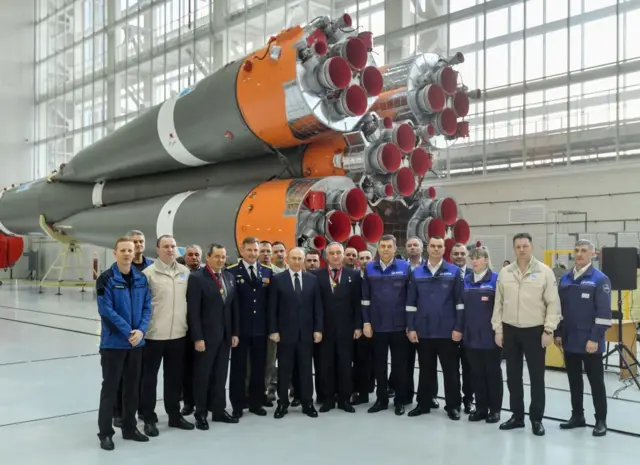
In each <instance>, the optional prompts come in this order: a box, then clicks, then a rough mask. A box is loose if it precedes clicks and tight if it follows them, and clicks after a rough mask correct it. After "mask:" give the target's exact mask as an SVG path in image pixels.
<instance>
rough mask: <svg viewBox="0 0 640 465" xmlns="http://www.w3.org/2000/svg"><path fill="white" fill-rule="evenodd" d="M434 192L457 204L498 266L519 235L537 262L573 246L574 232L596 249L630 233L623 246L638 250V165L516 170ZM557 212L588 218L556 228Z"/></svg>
mask: <svg viewBox="0 0 640 465" xmlns="http://www.w3.org/2000/svg"><path fill="white" fill-rule="evenodd" d="M470 181H471V182H470ZM435 187H436V189H437V192H438V197H440V196H441V195H449V196H452V197H453V198H454V199H455V200H456V201H457V202H458V204H459V211H460V214H461V216H462V217H463V218H464V219H465V220H466V221H468V222H469V224H470V225H471V237H472V239H473V240H478V239H480V240H482V241H483V242H485V244H486V245H487V246H489V248H490V250H491V253H492V256H493V262H494V266H496V265H499V264H501V263H502V260H504V259H505V258H506V259H509V260H512V259H513V251H512V247H511V238H512V236H513V235H514V234H515V233H518V232H528V233H530V234H531V235H532V236H533V238H534V245H535V246H536V252H537V256H538V257H539V258H542V256H543V250H544V249H556V248H560V249H564V248H567V246H568V247H573V245H574V241H575V238H574V237H570V236H569V237H567V236H566V234H570V233H578V234H584V233H587V234H592V235H591V236H590V237H589V239H591V240H595V241H596V242H597V244H596V245H598V246H603V245H610V246H612V245H615V240H616V239H615V236H614V235H611V234H609V233H621V232H625V231H627V232H631V233H630V234H628V235H626V236H625V235H621V236H620V239H621V241H622V240H626V241H627V243H622V242H621V243H619V245H621V246H622V245H626V246H636V247H637V246H638V245H640V244H638V242H639V241H638V231H640V166H639V165H637V164H626V163H620V164H617V165H616V164H612V163H606V164H600V165H598V164H594V165H593V166H591V165H583V166H579V167H578V166H576V167H569V168H564V167H557V168H554V169H549V170H545V171H543V170H535V172H533V173H526V174H523V173H522V172H521V171H515V172H513V173H511V174H508V175H499V176H487V177H486V178H484V179H483V178H478V179H474V180H468V179H467V180H464V181H459V180H452V181H449V182H447V181H443V182H440V183H439V184H438V185H436V186H435ZM514 208H520V210H515V211H514V210H513V209H514ZM558 211H572V212H581V213H586V219H587V221H586V223H585V216H584V215H580V214H576V215H568V216H564V217H561V218H560V220H561V221H562V223H560V224H556V222H557V214H556V212H558ZM516 214H520V216H519V217H518V218H516ZM536 216H538V217H537V218H536ZM556 234H557V236H556ZM496 262H498V263H496Z"/></svg>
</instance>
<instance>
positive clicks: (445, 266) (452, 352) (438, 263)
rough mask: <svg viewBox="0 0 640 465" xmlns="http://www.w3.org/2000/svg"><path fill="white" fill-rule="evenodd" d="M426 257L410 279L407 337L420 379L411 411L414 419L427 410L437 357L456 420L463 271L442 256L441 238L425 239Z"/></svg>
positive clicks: (450, 410) (449, 410) (449, 407)
mask: <svg viewBox="0 0 640 465" xmlns="http://www.w3.org/2000/svg"><path fill="white" fill-rule="evenodd" d="M427 253H428V254H429V259H428V260H427V261H426V263H424V264H423V265H421V266H418V267H416V268H415V269H414V270H413V273H412V275H411V280H410V281H409V291H408V296H407V307H406V309H407V327H408V336H409V340H410V341H411V342H413V343H414V344H417V345H418V361H419V363H420V367H421V369H420V379H419V384H418V406H417V407H416V408H414V409H413V410H412V411H411V412H409V416H411V417H417V416H419V415H422V414H424V413H429V412H430V411H431V405H430V403H429V402H428V400H429V399H430V398H431V395H430V394H431V393H432V392H433V383H434V382H435V380H436V377H437V376H438V373H437V365H438V361H437V358H439V359H440V365H441V366H442V374H443V377H444V392H445V402H446V407H445V410H446V412H447V415H448V416H449V418H451V419H452V420H459V419H460V403H461V402H462V399H461V396H460V375H459V372H458V349H459V347H458V343H459V342H460V341H461V340H462V330H463V327H464V302H463V295H464V281H463V279H464V277H463V275H462V270H460V268H458V267H457V266H455V265H453V264H450V263H447V262H445V261H444V260H443V258H442V257H443V256H444V239H443V238H442V237H439V236H433V237H431V238H429V242H428V244H427Z"/></svg>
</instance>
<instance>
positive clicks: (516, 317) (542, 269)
mask: <svg viewBox="0 0 640 465" xmlns="http://www.w3.org/2000/svg"><path fill="white" fill-rule="evenodd" d="M559 322H560V296H559V295H558V284H557V282H556V277H555V274H554V273H553V271H552V270H551V268H549V267H548V266H547V265H545V264H544V263H542V262H540V261H539V260H537V259H536V258H532V259H531V262H530V263H529V267H528V268H527V270H526V271H525V273H524V275H523V274H522V272H521V271H520V269H519V268H518V263H517V262H514V263H512V264H511V265H509V266H506V267H504V268H502V270H500V273H499V274H498V284H497V286H496V300H495V305H494V307H493V317H492V318H491V324H492V325H493V330H494V331H495V332H496V333H501V332H502V324H503V323H506V324H508V325H511V326H516V327H518V328H530V327H532V326H543V325H544V329H545V330H547V331H554V330H555V329H556V328H557V327H558V323H559Z"/></svg>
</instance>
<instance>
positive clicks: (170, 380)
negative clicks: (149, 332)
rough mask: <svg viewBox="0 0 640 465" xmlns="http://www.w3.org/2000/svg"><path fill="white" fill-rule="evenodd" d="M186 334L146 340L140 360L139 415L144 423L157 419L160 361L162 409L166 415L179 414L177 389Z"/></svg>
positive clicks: (180, 377)
mask: <svg viewBox="0 0 640 465" xmlns="http://www.w3.org/2000/svg"><path fill="white" fill-rule="evenodd" d="M185 343H186V338H184V337H182V338H180V339H167V340H151V339H147V340H146V345H145V349H144V356H143V361H142V366H143V368H142V371H143V375H142V401H141V404H142V415H144V422H145V423H157V422H158V415H157V414H156V400H157V387H158V372H159V371H160V364H161V363H162V371H163V374H164V376H163V384H164V396H163V397H164V410H165V412H167V415H169V418H179V417H180V392H181V391H182V371H183V366H184V349H185Z"/></svg>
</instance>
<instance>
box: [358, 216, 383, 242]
mask: <svg viewBox="0 0 640 465" xmlns="http://www.w3.org/2000/svg"><path fill="white" fill-rule="evenodd" d="M383 233H384V221H382V217H381V216H380V215H378V214H377V213H369V214H368V215H367V216H365V217H364V218H363V219H362V223H360V234H362V237H363V238H364V240H365V241H367V242H369V243H375V242H378V241H379V240H380V238H381V237H382V234H383Z"/></svg>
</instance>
